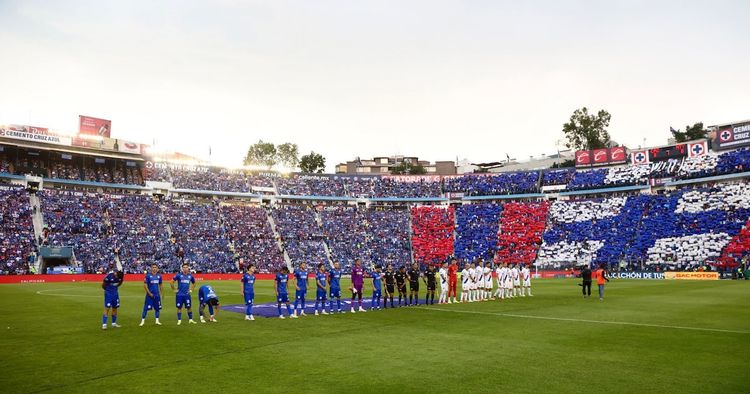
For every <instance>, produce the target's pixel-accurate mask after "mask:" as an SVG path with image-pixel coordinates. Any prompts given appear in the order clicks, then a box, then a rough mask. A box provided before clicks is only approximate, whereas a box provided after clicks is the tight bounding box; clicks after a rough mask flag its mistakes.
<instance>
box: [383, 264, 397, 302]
mask: <svg viewBox="0 0 750 394" xmlns="http://www.w3.org/2000/svg"><path fill="white" fill-rule="evenodd" d="M383 276H384V277H385V299H384V300H383V308H388V299H389V298H390V300H391V308H393V293H394V291H395V289H396V273H395V272H393V265H392V264H388V266H387V267H386V269H385V273H384V274H383Z"/></svg>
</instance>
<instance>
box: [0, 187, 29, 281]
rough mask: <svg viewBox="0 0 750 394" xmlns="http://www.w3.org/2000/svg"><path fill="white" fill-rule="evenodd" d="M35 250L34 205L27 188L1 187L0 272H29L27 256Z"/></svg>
mask: <svg viewBox="0 0 750 394" xmlns="http://www.w3.org/2000/svg"><path fill="white" fill-rule="evenodd" d="M35 249H36V243H35V242H34V229H33V228H32V225H31V206H30V205H29V197H28V195H27V193H26V191H25V190H24V189H21V188H16V187H12V188H11V187H3V188H2V189H0V274H18V273H26V272H27V270H28V267H27V257H28V256H29V254H31V253H32V252H33V251H34V250H35Z"/></svg>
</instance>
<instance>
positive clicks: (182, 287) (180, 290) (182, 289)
mask: <svg viewBox="0 0 750 394" xmlns="http://www.w3.org/2000/svg"><path fill="white" fill-rule="evenodd" d="M172 280H173V281H177V295H178V296H186V295H190V284H191V283H195V278H194V277H193V275H191V274H187V275H185V274H182V273H180V274H177V275H175V276H174V278H173V279H172Z"/></svg>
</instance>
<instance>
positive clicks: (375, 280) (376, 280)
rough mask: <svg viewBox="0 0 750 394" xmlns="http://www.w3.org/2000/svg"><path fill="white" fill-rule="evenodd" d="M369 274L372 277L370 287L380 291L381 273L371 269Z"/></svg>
mask: <svg viewBox="0 0 750 394" xmlns="http://www.w3.org/2000/svg"><path fill="white" fill-rule="evenodd" d="M370 276H371V277H372V287H374V288H375V290H377V291H380V290H381V288H382V286H381V285H382V283H383V273H382V272H375V271H373V272H370Z"/></svg>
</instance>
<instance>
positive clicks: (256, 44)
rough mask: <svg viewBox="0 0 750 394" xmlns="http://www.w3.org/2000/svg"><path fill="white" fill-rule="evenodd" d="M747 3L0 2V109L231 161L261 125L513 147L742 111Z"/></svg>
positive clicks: (534, 147)
mask: <svg viewBox="0 0 750 394" xmlns="http://www.w3.org/2000/svg"><path fill="white" fill-rule="evenodd" d="M749 20H750V2H748V1H716V0H714V1H702V2H692V1H606V2H601V1H524V2H519V1H441V0H429V1H406V0H401V1H385V0H378V1H374V0H373V1H364V0H363V1H350V0H341V1H333V0H331V1H326V0H319V1H283V0H273V1H230V0H220V1H210V2H209V1H205V2H197V1H184V0H182V1H102V0H93V1H79V0H71V1H36V0H22V1H14V0H0V57H2V61H1V62H0V124H30V125H34V126H40V127H49V128H52V129H57V130H70V131H74V130H76V129H77V126H78V115H90V116H96V117H101V118H105V119H111V120H112V137H113V138H121V139H126V140H132V141H137V142H143V143H148V144H152V143H154V142H155V143H156V147H157V148H159V149H165V150H174V151H179V152H183V153H187V154H192V155H195V156H198V157H201V158H203V159H209V156H208V152H209V146H211V152H212V155H211V157H210V159H211V161H212V162H213V163H214V164H217V165H225V166H239V165H241V163H242V159H243V158H244V156H245V153H246V152H247V148H248V147H249V146H250V145H251V144H252V143H254V142H257V141H258V140H260V139H262V140H264V141H270V142H274V143H278V144H280V143H284V142H293V143H297V144H298V145H299V148H300V152H301V153H307V152H309V151H311V150H314V151H316V152H319V153H321V154H323V155H324V156H325V157H326V164H327V170H328V171H329V172H332V171H333V170H334V166H335V164H337V163H339V162H344V161H347V160H352V159H354V158H355V157H361V158H370V157H373V156H383V155H409V156H419V157H420V158H422V159H427V160H430V161H435V160H455V159H456V158H459V159H463V158H468V159H469V160H470V161H472V162H489V161H496V160H504V159H505V155H506V153H507V154H509V155H510V156H511V157H512V158H516V159H519V160H526V159H528V158H529V157H530V156H536V157H538V156H540V155H541V154H543V153H547V154H549V153H553V152H555V151H556V150H557V149H558V145H559V142H558V141H560V140H561V139H562V138H563V135H562V131H561V130H562V125H563V123H565V122H566V121H567V120H568V119H569V117H570V115H571V114H572V112H573V111H574V110H575V109H576V108H580V107H584V106H585V107H588V108H589V109H590V110H593V111H597V110H599V109H605V110H607V111H609V112H610V113H611V114H612V121H611V123H610V127H609V132H610V134H611V137H612V139H613V140H615V141H617V142H619V143H621V144H624V145H626V146H629V147H632V148H635V147H638V146H640V145H644V140H645V145H644V146H654V145H660V144H664V143H666V140H667V138H668V137H669V127H670V126H672V127H674V128H676V129H677V128H679V129H684V127H685V125H687V124H693V123H694V122H698V121H703V122H704V123H706V124H707V125H712V124H717V123H727V122H732V121H739V120H744V119H750V50H749V49H750V23H748V21H749Z"/></svg>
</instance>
